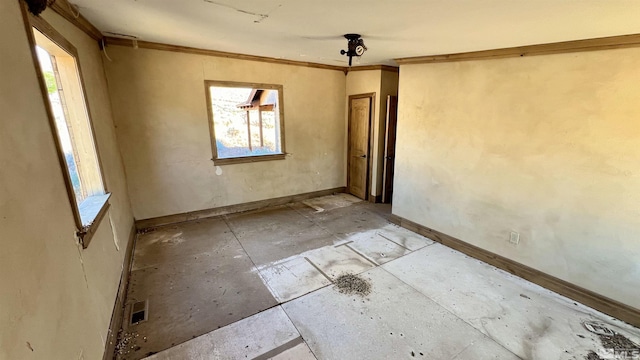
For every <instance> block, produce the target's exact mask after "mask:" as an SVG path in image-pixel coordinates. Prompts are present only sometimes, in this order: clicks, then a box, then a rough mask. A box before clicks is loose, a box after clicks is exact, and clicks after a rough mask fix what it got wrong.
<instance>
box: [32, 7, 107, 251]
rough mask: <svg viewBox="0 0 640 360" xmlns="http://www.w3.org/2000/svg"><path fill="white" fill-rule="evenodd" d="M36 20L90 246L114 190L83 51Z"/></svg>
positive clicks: (61, 149) (65, 162) (75, 202)
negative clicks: (90, 103)
mask: <svg viewBox="0 0 640 360" xmlns="http://www.w3.org/2000/svg"><path fill="white" fill-rule="evenodd" d="M31 23H32V25H33V26H34V28H33V38H34V41H35V48H36V49H35V50H36V51H35V53H36V56H37V60H38V63H39V67H40V70H41V75H42V81H43V82H44V85H45V88H46V97H47V100H48V103H49V105H50V108H49V109H50V115H51V117H52V118H53V124H52V130H53V132H54V133H55V138H56V146H57V148H58V153H59V154H58V155H59V158H60V163H61V165H62V166H63V167H64V175H65V176H64V177H65V181H66V185H67V191H68V192H69V200H70V202H71V205H72V209H73V213H74V217H75V222H76V226H77V227H78V235H79V237H80V239H81V240H82V244H83V246H84V247H87V246H88V243H89V240H90V238H91V235H92V234H93V232H95V226H92V225H94V223H97V222H99V220H100V219H101V218H102V216H104V213H105V212H106V209H107V208H108V203H107V200H108V199H109V194H107V193H106V192H105V187H104V181H103V178H102V172H101V170H100V161H99V158H98V154H97V151H96V147H95V140H94V136H93V129H92V125H91V120H90V118H89V110H88V107H87V102H86V97H85V94H84V91H83V87H82V80H81V78H82V77H81V73H80V67H79V64H78V62H77V51H76V49H75V48H74V47H73V46H72V45H71V44H70V43H69V42H67V41H66V40H65V39H64V38H63V37H62V36H61V35H60V34H58V33H57V32H55V30H53V29H52V28H51V27H50V26H48V24H46V23H43V20H41V19H36V18H34V17H31ZM41 30H42V32H41Z"/></svg>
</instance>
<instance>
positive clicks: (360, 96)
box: [347, 92, 376, 201]
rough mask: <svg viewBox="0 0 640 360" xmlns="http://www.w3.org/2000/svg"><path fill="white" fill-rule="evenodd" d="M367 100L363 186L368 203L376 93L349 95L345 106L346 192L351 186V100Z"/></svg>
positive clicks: (369, 197)
mask: <svg viewBox="0 0 640 360" xmlns="http://www.w3.org/2000/svg"><path fill="white" fill-rule="evenodd" d="M365 98H369V123H368V126H369V131H368V132H367V174H366V179H367V180H366V184H365V199H364V200H366V201H369V199H371V167H372V164H373V159H372V156H371V149H372V148H373V143H372V141H373V136H372V134H371V133H372V131H373V126H372V125H373V117H374V113H375V111H376V107H375V101H376V93H374V92H372V93H364V94H355V95H349V100H348V103H347V106H348V107H349V112H348V115H347V116H348V118H347V192H348V191H349V189H350V186H349V185H350V184H351V179H350V177H351V171H350V169H351V100H355V99H365Z"/></svg>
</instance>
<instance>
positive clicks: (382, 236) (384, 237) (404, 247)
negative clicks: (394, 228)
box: [376, 233, 413, 251]
mask: <svg viewBox="0 0 640 360" xmlns="http://www.w3.org/2000/svg"><path fill="white" fill-rule="evenodd" d="M376 234H377V235H378V236H380V237H381V238H383V239H387V240H389V241H391V242H392V243H394V244H396V245H398V246H400V247H401V248H403V249H406V250H409V251H413V250H411V249H409V248H408V247H406V246H404V245H402V244H400V243H397V242H395V241H393V240H391V239H389V238H388V237H386V236H384V235H382V234H380V233H376Z"/></svg>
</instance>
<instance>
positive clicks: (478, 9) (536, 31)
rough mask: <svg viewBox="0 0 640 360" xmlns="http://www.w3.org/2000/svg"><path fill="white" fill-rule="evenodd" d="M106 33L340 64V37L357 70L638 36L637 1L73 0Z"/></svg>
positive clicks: (639, 10)
mask: <svg viewBox="0 0 640 360" xmlns="http://www.w3.org/2000/svg"><path fill="white" fill-rule="evenodd" d="M72 2H73V3H74V4H76V5H77V6H78V7H79V8H80V12H81V13H82V14H83V15H84V16H85V17H86V18H87V19H88V20H89V21H91V22H92V23H93V24H94V25H95V26H96V27H97V28H98V29H100V30H101V31H102V32H103V34H104V35H107V36H113V34H112V33H117V34H126V35H132V36H137V37H138V39H140V40H145V41H152V42H159V43H165V44H173V45H181V46H189V47H196V48H202V49H210V50H218V51H226V52H234V53H241V54H249V55H259V56H267V57H275V58H283V59H289V60H298V61H306V62H315V63H322V64H329V65H339V66H345V65H346V61H347V59H346V57H345V56H342V55H340V50H341V49H345V48H346V40H345V39H344V38H343V37H342V34H345V33H359V34H362V37H363V39H364V41H365V44H366V45H367V47H368V48H369V50H368V51H367V52H366V53H365V54H364V55H363V56H362V58H361V59H360V61H359V62H357V61H356V62H355V64H354V65H377V64H387V65H394V64H395V63H394V61H393V59H395V58H401V57H411V56H423V55H435V54H449V53H457V52H467V51H475V50H487V49H497V48H504V47H512V46H521V45H533V44H543V43H550V42H559V41H567V40H578V39H588V38H597V37H605V36H613V35H626V34H634V33H640V1H637V0H580V1H578V0H395V1H393V0H387V1H382V0H377V1H373V0H368V1H366V0H341V1H338V0H179V1H178V0H109V1H105V0H72Z"/></svg>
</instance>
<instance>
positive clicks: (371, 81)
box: [345, 70, 398, 196]
mask: <svg viewBox="0 0 640 360" xmlns="http://www.w3.org/2000/svg"><path fill="white" fill-rule="evenodd" d="M346 89H347V97H348V96H350V95H358V94H366V93H375V103H374V109H373V123H372V124H371V138H372V140H371V141H372V143H373V147H372V149H371V156H372V158H373V159H372V166H371V184H370V185H371V187H370V189H369V193H370V194H371V195H373V196H379V195H381V194H382V171H383V160H384V159H383V156H384V137H385V126H386V114H387V96H388V95H393V96H396V95H398V73H397V72H392V71H386V70H385V71H382V70H360V71H350V72H349V73H348V74H347V84H346ZM345 107H346V115H345V116H346V118H347V120H346V121H345V126H347V127H348V124H349V122H348V116H349V104H345Z"/></svg>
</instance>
